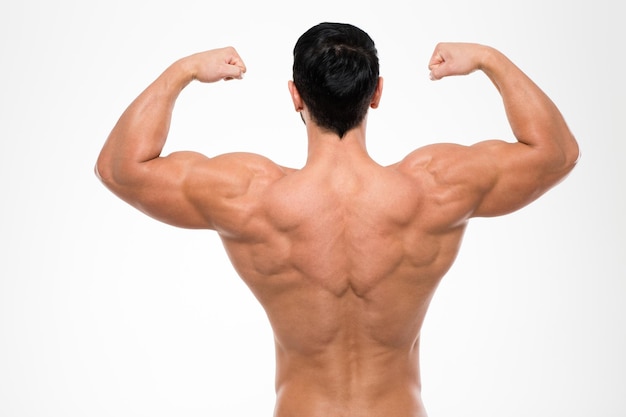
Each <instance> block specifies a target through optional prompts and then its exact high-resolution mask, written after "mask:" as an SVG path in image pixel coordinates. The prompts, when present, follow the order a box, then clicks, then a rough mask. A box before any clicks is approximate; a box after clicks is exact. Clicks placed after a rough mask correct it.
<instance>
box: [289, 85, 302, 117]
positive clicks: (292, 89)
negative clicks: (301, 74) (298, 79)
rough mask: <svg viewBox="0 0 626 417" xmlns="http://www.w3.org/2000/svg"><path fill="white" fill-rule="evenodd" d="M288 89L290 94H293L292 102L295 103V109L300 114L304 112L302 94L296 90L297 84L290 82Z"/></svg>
mask: <svg viewBox="0 0 626 417" xmlns="http://www.w3.org/2000/svg"><path fill="white" fill-rule="evenodd" d="M287 87H288V88H289V93H290V94H291V101H293V107H294V109H295V110H296V111H297V112H298V113H300V112H301V111H302V110H304V103H303V102H302V98H301V97H300V93H299V92H298V89H297V88H296V84H295V83H294V82H293V81H291V80H289V83H288V84H287Z"/></svg>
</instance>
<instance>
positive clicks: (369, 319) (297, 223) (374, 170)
mask: <svg viewBox="0 0 626 417" xmlns="http://www.w3.org/2000/svg"><path fill="white" fill-rule="evenodd" d="M432 188H433V187H432V178H430V177H429V176H428V175H424V176H423V177H421V178H420V177H419V176H415V175H413V176H409V175H407V174H406V173H403V171H402V166H393V167H387V168H384V167H381V166H379V165H377V164H375V163H374V162H373V161H371V160H369V159H367V160H361V161H359V162H358V163H357V164H356V166H355V164H345V165H344V164H338V165H335V164H333V163H332V162H328V163H324V164H321V165H318V166H315V167H311V168H309V167H305V168H304V169H303V170H301V171H295V172H291V173H289V174H287V175H285V176H284V177H282V178H280V179H278V180H276V181H274V182H272V183H271V184H270V185H268V186H267V187H266V188H265V187H263V191H261V189H259V193H260V194H259V197H258V200H256V201H258V203H256V204H252V205H250V204H248V206H251V207H254V209H252V211H251V212H250V215H251V217H253V219H252V220H248V221H247V222H245V223H246V224H247V225H248V226H247V229H248V230H247V232H248V233H249V236H250V239H252V243H251V240H249V239H247V238H245V234H246V233H245V232H244V238H243V239H242V238H241V237H238V238H237V239H233V238H229V237H227V236H224V235H223V241H224V245H225V247H226V249H227V251H228V253H229V255H230V257H231V260H232V262H233V265H234V266H235V268H237V270H238V272H239V273H240V275H241V276H242V278H243V279H244V280H245V282H246V283H247V284H248V285H249V287H250V288H251V290H252V291H253V292H254V294H255V295H256V297H257V298H258V299H259V301H260V302H261V304H262V305H263V306H264V308H265V310H266V312H267V314H268V317H269V319H270V321H271V324H272V327H273V329H274V332H275V339H276V350H277V379H276V384H277V394H278V402H277V416H283V415H284V416H290V415H306V416H318V415H319V416H328V415H342V414H341V412H340V411H341V410H345V412H346V413H348V412H349V413H348V414H349V415H359V416H363V417H366V416H370V415H371V416H380V415H381V414H380V413H381V412H385V413H389V412H390V410H393V409H396V410H397V411H398V412H400V413H401V414H402V415H406V416H416V415H422V413H423V407H422V405H421V399H420V397H419V388H420V380H419V363H418V361H419V355H418V348H419V334H420V328H421V325H422V322H423V320H424V315H425V314H426V310H427V307H428V304H429V301H430V299H431V297H432V295H433V292H434V290H435V288H436V286H437V284H438V282H439V280H440V278H441V277H442V276H443V274H444V273H445V272H446V271H447V270H448V268H449V267H450V265H451V264H452V262H453V260H454V258H455V255H456V253H457V248H458V246H459V243H460V240H461V237H462V233H463V230H464V223H463V224H462V225H460V226H458V227H450V226H449V225H445V224H444V223H442V222H443V221H444V219H443V218H442V219H438V218H437V216H438V214H437V207H436V204H437V201H436V199H435V198H434V196H433V189H432ZM251 198H252V200H251V201H254V199H255V198H254V197H251ZM448 222H449V219H448ZM331 410H332V411H333V413H337V412H339V414H329V411H331Z"/></svg>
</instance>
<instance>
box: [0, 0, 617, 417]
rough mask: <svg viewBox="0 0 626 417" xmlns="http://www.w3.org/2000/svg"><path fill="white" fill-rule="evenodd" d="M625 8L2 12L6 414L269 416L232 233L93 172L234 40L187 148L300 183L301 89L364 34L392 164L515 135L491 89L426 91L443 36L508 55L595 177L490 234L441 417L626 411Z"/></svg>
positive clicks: (468, 242) (460, 269)
mask: <svg viewBox="0 0 626 417" xmlns="http://www.w3.org/2000/svg"><path fill="white" fill-rule="evenodd" d="M218 3H219V4H218ZM617 7H618V3H616V2H609V0H599V1H593V2H591V1H573V2H572V1H565V0H557V1H552V2H548V1H545V0H541V1H540V0H528V1H525V2H519V1H516V2H509V1H496V0H477V1H474V2H467V1H461V0H458V1H440V2H428V3H424V4H422V3H419V2H413V1H397V0H387V1H384V2H373V1H362V0H361V1H343V2H341V1H337V0H334V1H329V0H322V1H317V2H295V3H294V2H283V1H276V0H270V1H256V0H243V1H239V2H214V1H191V0H180V1H177V2H165V1H147V0H142V1H129V0H125V1H119V0H110V1H108V2H95V1H91V2H89V1H78V0H76V1H70V0H61V1H55V2H49V1H43V0H38V1H35V0H24V1H17V0H10V1H4V2H3V3H2V5H0V60H1V61H0V62H1V66H0V75H1V77H0V193H1V194H0V195H1V198H2V200H1V203H2V204H1V205H0V243H1V245H2V246H1V252H0V257H1V258H0V416H3V417H30V416H33V417H34V416H37V417H39V416H41V417H48V416H63V417H74V416H80V417H83V416H90V417H99V416H116V417H125V416H151V417H160V416H182V415H184V416H269V415H271V414H272V410H273V401H274V398H273V377H274V374H273V366H274V354H273V340H272V335H271V331H270V329H269V326H268V324H267V321H266V318H265V316H264V313H263V311H262V310H261V308H260V307H259V306H258V305H257V303H256V300H255V299H254V298H253V297H252V295H250V293H249V292H248V290H247V288H246V287H245V285H244V284H243V283H242V282H241V281H240V280H239V279H238V277H237V276H236V274H235V273H234V272H233V271H232V269H231V267H230V265H229V263H228V260H227V258H226V256H225V254H224V252H223V250H222V248H221V246H220V242H219V240H218V239H217V237H216V235H215V234H213V233H211V232H204V231H189V230H182V229H176V228H173V227H170V226H166V225H163V224H160V223H158V222H156V221H154V220H152V219H150V218H147V217H145V216H144V215H142V214H141V213H139V212H137V211H135V210H134V209H132V208H131V207H130V206H128V205H126V204H125V203H123V202H121V201H120V200H118V199H116V198H115V197H114V196H113V195H112V194H111V193H110V192H109V191H107V190H106V189H105V188H104V187H103V186H102V185H101V184H100V183H99V182H98V181H97V179H96V177H95V176H94V175H93V165H94V162H95V160H96V157H97V154H98V152H99V150H100V147H101V146H102V144H103V142H104V140H105V138H106V136H107V135H108V133H109V131H110V130H111V128H112V127H113V125H114V123H115V122H116V120H117V118H118V117H119V116H120V114H121V113H122V111H123V110H124V109H125V107H126V106H127V105H128V104H129V103H130V101H131V100H132V99H134V98H135V97H136V96H137V95H138V94H139V93H140V92H141V90H142V89H143V88H144V87H145V86H146V85H147V84H148V83H149V82H151V81H152V80H153V79H154V78H155V77H156V76H157V75H158V74H159V73H160V72H161V71H162V70H163V69H164V68H165V67H166V66H167V65H169V64H170V63H171V62H173V61H174V60H175V59H177V58H180V57H182V56H184V55H187V54H190V53H193V52H197V51H200V50H204V49H211V48H215V47H221V46H226V45H233V46H235V47H236V48H237V49H238V50H239V52H240V54H241V55H242V57H243V59H244V60H245V62H246V64H247V66H248V73H247V74H246V77H245V79H244V80H243V81H241V82H230V83H220V84H213V85H201V84H192V85H191V86H189V88H188V89H187V90H185V91H184V92H183V94H182V96H181V97H180V99H179V102H178V106H177V108H176V111H175V114H174V120H173V125H172V130H171V136H170V141H169V142H168V144H167V146H166V151H167V152H170V151H172V150H180V149H193V150H197V151H201V152H204V153H206V154H208V155H215V154H219V153H222V152H228V151H237V150H246V151H252V152H259V153H262V154H265V155H267V156H269V157H270V158H273V159H274V160H275V161H276V162H278V163H281V164H284V165H289V166H293V167H298V166H301V165H302V163H303V162H304V157H305V151H306V145H305V143H306V140H305V136H304V135H305V132H304V128H303V126H302V123H301V122H300V119H299V117H298V115H297V114H296V113H295V112H294V111H293V108H292V105H291V102H290V99H289V95H288V91H287V81H288V80H289V79H290V77H291V52H292V48H293V45H294V43H295V41H296V39H297V37H298V36H299V35H300V34H301V33H302V32H304V31H305V30H306V29H308V28H309V27H310V26H312V25H314V24H317V23H319V22H321V21H341V22H350V23H353V24H356V25H357V26H360V27H361V28H363V29H364V30H366V31H367V32H368V33H369V34H370V35H371V36H372V37H373V38H374V40H375V41H376V43H377V47H378V50H379V56H380V59H381V72H382V75H383V77H384V78H385V91H384V94H383V100H382V102H381V107H380V108H379V109H377V110H375V111H373V112H372V113H371V114H370V118H369V127H370V131H369V136H368V142H369V147H370V152H371V154H372V156H373V157H374V158H375V159H377V160H378V161H379V162H381V163H391V162H395V161H396V160H398V159H400V158H402V157H403V156H404V155H405V154H406V153H407V152H409V151H411V150H413V149H414V148H416V147H419V146H422V145H425V144H427V143H430V142H436V141H454V142H459V143H465V144H470V143H473V142H475V141H478V140H482V139H488V138H503V139H511V133H510V131H509V128H508V125H507V123H506V119H505V116H504V113H503V110H502V106H501V103H500V99H499V97H498V95H497V92H496V91H495V89H494V88H493V87H492V86H491V84H490V83H489V82H488V80H487V79H486V77H485V76H484V75H483V74H480V73H475V74H472V75H470V76H468V77H460V78H453V79H445V80H442V81H439V82H431V81H430V80H429V79H428V70H427V63H428V59H429V58H430V54H431V52H432V49H433V47H434V46H435V44H436V43H437V42H438V41H471V42H481V43H486V44H490V45H492V46H495V47H497V48H499V49H500V50H502V51H503V52H505V53H506V54H507V55H508V56H509V57H510V58H511V59H512V60H513V61H514V62H516V63H517V64H518V65H519V66H520V67H521V68H522V69H523V70H525V72H526V73H527V74H528V75H530V76H531V78H533V79H534V80H535V81H536V82H537V83H538V84H539V85H540V86H541V87H542V88H543V89H544V90H545V91H546V92H547V93H548V95H550V97H552V99H553V100H554V101H555V102H556V104H557V105H558V106H559V108H560V109H561V110H562V112H563V114H564V115H565V117H566V119H567V121H568V123H569V125H570V127H571V129H572V130H573V132H574V133H575V134H576V136H577V138H578V140H579V142H580V145H581V148H582V152H583V158H582V161H581V162H580V164H579V166H578V167H577V168H576V169H575V170H574V172H573V173H572V174H571V175H570V177H569V178H568V179H567V180H566V181H565V182H563V183H562V184H560V185H559V186H557V187H556V188H555V189H553V190H552V191H550V192H549V193H548V194H547V195H546V196H544V197H543V198H542V199H540V200H539V201H537V202H535V203H533V204H532V205H531V206H528V207H527V208H525V209H523V210H521V211H519V212H517V213H515V214H512V215H510V216H507V217H501V218H497V219H477V220H475V221H473V222H472V223H471V224H470V227H469V229H468V233H467V235H466V238H465V241H464V247H463V248H462V250H461V254H460V256H459V259H458V261H457V263H456V264H455V266H454V267H453V268H452V270H451V271H450V273H449V274H448V276H447V278H445V279H444V281H443V282H442V284H441V286H440V289H439V292H438V293H437V295H436V296H435V299H434V300H433V304H432V307H431V310H430V312H429V314H428V316H427V318H426V323H425V325H424V330H423V341H422V350H423V354H422V366H423V375H422V376H423V384H424V401H425V403H426V406H427V408H428V410H429V413H430V415H431V416H432V417H437V416H442V417H443V416H446V417H447V416H481V417H487V416H494V417H495V416H498V417H501V416H528V415H532V416H550V417H553V416H569V417H577V416H580V417H582V416H585V417H588V416H603V417H612V416H615V417H618V416H624V415H626V395H624V394H625V393H626V376H625V375H626V360H625V359H624V356H625V355H624V354H625V352H626V310H625V308H624V306H623V304H624V301H623V300H624V296H625V295H626V283H625V281H626V261H625V259H624V258H625V257H626V245H625V238H624V235H625V233H626V227H625V221H624V213H625V204H624V181H625V179H626V169H625V168H624V164H623V161H624V159H625V156H624V153H625V151H626V147H625V145H624V140H625V139H626V137H625V135H624V134H625V131H626V129H625V128H624V125H623V121H624V120H623V119H624V115H626V112H625V110H626V108H625V105H624V97H625V93H626V89H625V81H624V74H625V70H626V68H625V65H624V60H623V52H624V45H623V41H624V39H626V31H625V30H624V26H623V22H622V21H621V20H622V19H621V16H623V14H621V13H618V11H617ZM618 115H619V116H621V117H622V120H621V123H620V124H619V125H618V119H617V118H618ZM329 417H330V416H329Z"/></svg>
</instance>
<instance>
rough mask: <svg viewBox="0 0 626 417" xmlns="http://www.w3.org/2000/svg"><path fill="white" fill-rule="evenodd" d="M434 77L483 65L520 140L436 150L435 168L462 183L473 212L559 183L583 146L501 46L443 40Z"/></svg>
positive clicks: (513, 204) (503, 209)
mask: <svg viewBox="0 0 626 417" xmlns="http://www.w3.org/2000/svg"><path fill="white" fill-rule="evenodd" d="M429 68H430V70H431V78H432V79H434V80H438V79H441V78H443V77H447V76H453V75H466V74H469V73H471V72H473V71H476V70H482V71H483V72H484V73H485V74H486V75H487V76H488V77H489V78H490V79H491V81H492V82H493V84H494V85H495V87H496V88H497V89H498V91H499V92H500V94H501V96H502V100H503V103H504V107H505V110H506V115H507V117H508V120H509V123H510V125H511V129H512V131H513V134H514V136H515V138H516V139H517V142H515V143H509V142H504V141H498V140H493V141H484V142H479V143H477V144H475V145H473V146H470V147H465V146H446V145H443V146H441V147H437V146H434V147H431V148H430V149H429V150H428V153H430V154H431V155H430V156H432V159H431V167H430V169H432V170H433V172H436V173H437V174H436V175H437V176H438V177H439V180H440V181H441V182H442V183H443V184H445V185H458V186H460V188H461V191H460V192H459V193H457V194H456V197H457V198H460V200H465V201H457V202H459V203H461V204H465V205H467V206H468V207H466V208H467V210H466V213H467V216H468V217H478V216H495V215H501V214H506V213H509V212H512V211H514V210H517V209H519V208H521V207H523V206H525V205H526V204H528V203H530V202H531V201H533V200H535V199H536V198H537V197H539V196H540V195H542V194H543V193H544V192H546V191H547V190H549V189H550V188H551V187H552V186H554V185H556V184H557V183H558V182H559V181H561V180H562V179H563V178H564V177H565V176H566V175H567V174H568V173H569V172H570V171H571V170H572V169H573V167H574V165H575V164H576V162H577V160H578V157H579V149H578V144H577V142H576V140H575V139H574V136H573V135H572V133H571V132H570V130H569V128H568V126H567V124H566V122H565V120H564V119H563V117H562V115H561V113H560V112H559V110H558V109H557V107H556V106H555V105H554V103H553V102H552V101H551V100H550V98H549V97H548V96H547V95H546V94H544V92H543V91H542V90H541V89H540V88H539V87H538V86H537V85H535V83H534V82H533V81H532V80H531V79H530V78H528V77H527V76H526V75H525V74H524V73H523V72H522V71H521V70H520V69H519V68H518V67H517V66H516V65H515V64H513V63H512V62H511V61H510V60H509V59H508V58H507V57H505V56H504V55H503V54H502V53H500V52H498V51H497V50H495V49H493V48H490V47H487V46H483V45H478V44H466V43H442V44H439V45H437V47H436V48H435V51H434V53H433V55H432V58H431V61H430V63H429Z"/></svg>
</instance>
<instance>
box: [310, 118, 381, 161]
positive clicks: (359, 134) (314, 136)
mask: <svg viewBox="0 0 626 417" xmlns="http://www.w3.org/2000/svg"><path fill="white" fill-rule="evenodd" d="M307 136H308V156H307V165H314V164H317V163H320V162H326V163H328V162H333V163H341V162H347V161H350V160H354V159H371V158H370V156H369V154H368V153H367V147H366V144H365V123H362V124H361V125H359V126H357V127H356V128H354V129H352V130H350V131H348V132H346V134H345V135H344V136H343V138H340V137H339V135H337V134H336V133H333V132H330V131H328V130H323V129H320V128H319V127H318V126H307Z"/></svg>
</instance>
